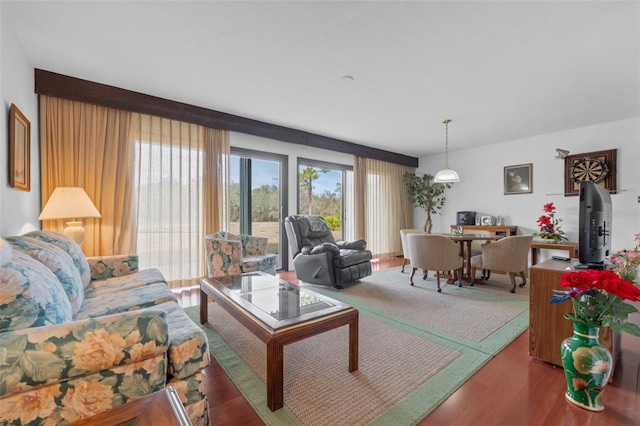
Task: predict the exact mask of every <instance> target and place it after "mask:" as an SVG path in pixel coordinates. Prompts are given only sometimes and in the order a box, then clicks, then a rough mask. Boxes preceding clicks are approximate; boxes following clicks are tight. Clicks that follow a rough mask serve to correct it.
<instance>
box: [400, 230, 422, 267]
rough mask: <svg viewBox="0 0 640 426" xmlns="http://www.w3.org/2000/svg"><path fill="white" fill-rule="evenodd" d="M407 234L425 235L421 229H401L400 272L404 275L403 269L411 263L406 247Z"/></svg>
mask: <svg viewBox="0 0 640 426" xmlns="http://www.w3.org/2000/svg"><path fill="white" fill-rule="evenodd" d="M407 234H426V232H425V231H423V230H422V229H401V230H400V242H401V243H402V257H403V260H402V269H401V270H400V272H402V273H404V267H405V266H406V264H407V263H411V259H410V258H409V246H408V245H407Z"/></svg>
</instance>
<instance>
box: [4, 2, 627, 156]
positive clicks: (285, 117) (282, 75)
mask: <svg viewBox="0 0 640 426" xmlns="http://www.w3.org/2000/svg"><path fill="white" fill-rule="evenodd" d="M639 5H640V3H638V2H637V1H624V2H618V1H588V2H581V1H549V2H540V1H531V2H523V1H511V2H506V1H496V2H487V1H469V2H458V1H442V2H434V1H418V2H407V1H389V2H379V1H378V2H373V1H358V2H356V1H350V2H346V1H344V2H320V1H300V2H291V1H289V2H267V1H262V2H239V1H236V2H219V1H200V2H187V1H172V2H157V1H137V2H115V1H103V2H96V1H90V2H89V1H85V2H78V1H70V2H58V1H53V2H32V1H29V2H8V1H3V2H2V6H1V7H2V15H3V22H10V23H11V24H12V25H13V26H14V30H15V32H16V34H17V35H18V39H19V40H20V42H21V43H22V44H23V47H24V49H25V51H26V52H27V55H28V57H29V58H30V60H31V61H32V63H33V66H34V67H36V68H41V69H45V70H49V71H54V72H58V73H62V74H66V75H70V76H74V77H79V78H83V79H87V80H91V81H95V82H99V83H105V84H110V85H114V86H118V87H122V88H125V89H130V90H134V91H138V92H142V93H146V94H150V95H155V96H160V97H164V98H168V99H172V100H176V101H181V102H186V103H190V104H193V105H197V106H202V107H206V108H211V109H215V110H219V111H223V112H227V113H231V114H236V115H240V116H244V117H248V118H253V119H257V120H261V121H266V122H270V123H274V124H279V125H283V126H287V127H292V128H296V129H300V130H305V131H309V132H312V133H317V134H321V135H325V136H329V137H334V138H339V139H343V140H347V141H350V142H354V143H358V144H362V145H367V146H372V147H376V148H381V149H386V150H390V151H393V152H398V153H402V154H406V155H411V156H416V157H419V156H423V155H432V154H436V153H441V152H443V151H444V125H443V124H442V120H443V119H445V118H451V119H453V121H452V122H451V124H450V125H449V145H450V150H452V151H455V150H457V149H465V148H470V147H473V146H481V145H485V144H491V143H496V142H502V141H508V140H513V139H518V138H525V137H528V136H533V135H540V134H545V133H551V132H558V131H562V130H566V129H572V128H576V127H582V126H588V125H593V124H599V123H605V122H610V121H615V120H621V119H625V118H631V117H637V116H639V115H640V7H639ZM346 75H349V76H353V81H351V82H348V81H344V79H342V77H343V76H346Z"/></svg>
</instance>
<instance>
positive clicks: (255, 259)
mask: <svg viewBox="0 0 640 426" xmlns="http://www.w3.org/2000/svg"><path fill="white" fill-rule="evenodd" d="M277 260H278V256H277V255H275V254H264V255H262V256H247V257H244V258H242V272H243V273H247V272H256V271H263V272H267V273H270V274H272V275H275V273H276V261H277Z"/></svg>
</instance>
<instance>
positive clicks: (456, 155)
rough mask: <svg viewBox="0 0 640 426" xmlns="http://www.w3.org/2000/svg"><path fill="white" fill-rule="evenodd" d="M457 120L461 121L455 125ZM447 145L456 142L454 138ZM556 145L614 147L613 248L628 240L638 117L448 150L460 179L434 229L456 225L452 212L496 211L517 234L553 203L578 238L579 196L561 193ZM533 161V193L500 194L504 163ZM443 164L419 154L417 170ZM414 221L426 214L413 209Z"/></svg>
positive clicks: (639, 146)
mask: <svg viewBox="0 0 640 426" xmlns="http://www.w3.org/2000/svg"><path fill="white" fill-rule="evenodd" d="M459 125H460V124H459ZM449 146H453V147H455V137H454V138H453V139H451V138H450V140H449ZM556 148H563V149H567V150H569V151H570V152H571V154H579V153H583V152H591V151H600V150H606V149H614V148H616V149H617V150H618V152H617V154H618V155H617V188H618V190H619V191H618V194H614V195H612V196H611V199H612V203H613V236H612V240H611V241H612V248H613V250H619V249H623V248H626V247H630V246H632V245H633V235H634V234H636V233H638V232H640V204H639V203H638V201H639V200H638V197H639V196H640V171H639V169H638V168H639V165H640V161H639V160H640V118H633V119H628V120H622V121H616V122H612V123H606V124H602V125H597V126H589V127H583V128H578V129H573V130H569V131H564V132H558V133H552V134H547V135H541V136H535V137H531V138H526V139H520V140H515V141H509V142H505V143H497V144H494V145H490V146H485V147H482V148H477V149H470V150H465V151H450V152H449V167H450V168H452V169H454V170H456V171H457V172H458V173H459V175H460V182H458V183H456V184H454V185H453V187H452V188H451V189H449V190H447V192H446V197H447V202H446V204H445V207H444V210H443V214H442V215H441V216H439V215H436V216H435V218H434V225H433V230H434V232H448V231H449V225H451V224H455V221H456V212H457V211H463V210H472V211H477V212H478V213H480V214H488V215H493V216H498V215H501V216H502V217H503V218H504V219H505V223H506V224H507V225H517V226H518V234H531V233H533V232H536V231H537V230H538V228H537V225H536V220H537V218H538V217H539V216H540V215H542V214H543V210H542V206H543V204H545V203H547V202H553V203H554V204H555V205H556V207H557V213H556V217H560V218H563V219H564V221H563V224H562V229H563V230H564V231H565V232H566V233H567V236H568V237H569V239H570V240H571V241H577V238H578V197H576V196H571V197H565V196H564V161H563V160H556V159H554V157H555V155H556V152H555V149H556ZM526 163H533V192H532V193H531V194H517V195H504V193H503V172H504V167H505V166H512V165H518V164H526ZM443 165H444V155H440V156H434V157H424V158H420V166H419V168H418V172H419V173H431V174H433V175H435V173H436V172H437V171H438V170H440V169H441V168H442V167H443ZM415 220H416V222H415V223H416V225H418V226H422V224H423V223H424V220H425V215H424V213H423V212H422V211H421V210H416V211H415Z"/></svg>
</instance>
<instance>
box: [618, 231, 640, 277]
mask: <svg viewBox="0 0 640 426" xmlns="http://www.w3.org/2000/svg"><path fill="white" fill-rule="evenodd" d="M634 241H635V242H636V246H635V247H634V248H632V249H624V250H620V251H619V252H617V253H615V254H612V255H611V262H613V264H614V265H615V268H616V271H617V272H618V275H619V276H620V277H621V278H623V279H625V280H627V281H629V282H632V283H635V284H638V282H637V280H638V266H640V234H636V235H635V236H634Z"/></svg>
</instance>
